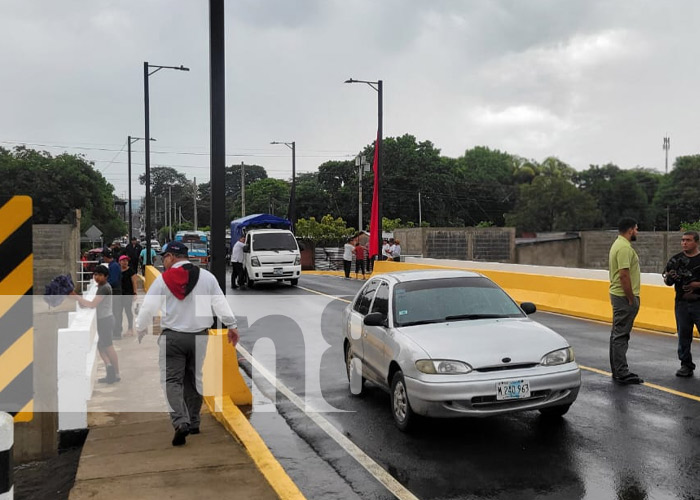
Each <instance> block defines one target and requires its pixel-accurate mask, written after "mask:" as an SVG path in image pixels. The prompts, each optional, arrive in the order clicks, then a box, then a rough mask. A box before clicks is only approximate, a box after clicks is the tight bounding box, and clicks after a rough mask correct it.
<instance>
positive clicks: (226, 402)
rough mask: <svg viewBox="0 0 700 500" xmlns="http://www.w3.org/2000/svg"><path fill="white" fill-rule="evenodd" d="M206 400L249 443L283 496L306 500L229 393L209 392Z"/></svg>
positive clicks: (283, 499)
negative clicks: (211, 393) (219, 395)
mask: <svg viewBox="0 0 700 500" xmlns="http://www.w3.org/2000/svg"><path fill="white" fill-rule="evenodd" d="M204 401H205V402H206V405H207V407H208V408H209V411H211V413H212V415H214V417H215V418H216V419H217V420H218V421H219V422H220V423H221V424H222V425H223V426H224V427H225V428H226V430H227V431H229V432H230V433H231V434H232V435H233V437H235V438H236V439H237V440H238V441H239V442H240V443H241V444H242V445H243V446H244V447H245V449H246V450H247V451H248V454H249V455H250V457H251V458H252V459H253V462H255V465H256V466H257V467H258V469H260V472H262V474H263V476H265V479H267V482H268V483H270V486H271V487H272V489H273V490H275V493H277V495H278V496H279V497H280V499H281V500H304V499H305V498H306V497H304V495H303V494H302V493H301V491H300V490H299V488H298V487H297V485H296V484H295V483H294V481H292V479H291V478H290V477H289V475H288V474H287V472H286V471H285V470H284V468H283V467H282V465H281V464H280V463H279V462H278V461H277V459H276V458H275V457H274V456H273V455H272V453H271V452H270V450H269V449H268V447H267V445H266V444H265V442H264V441H263V439H262V438H261V437H260V435H259V434H258V433H257V431H256V430H255V429H254V428H253V426H252V425H251V424H250V422H249V421H248V419H247V418H246V417H245V415H243V413H242V412H241V410H240V409H238V407H237V406H236V405H234V404H233V403H232V402H231V400H230V399H229V398H228V397H222V398H214V397H211V396H207V397H205V398H204Z"/></svg>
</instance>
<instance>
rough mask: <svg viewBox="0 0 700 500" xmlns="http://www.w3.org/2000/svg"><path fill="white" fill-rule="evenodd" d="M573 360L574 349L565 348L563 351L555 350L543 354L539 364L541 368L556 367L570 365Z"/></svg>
mask: <svg viewBox="0 0 700 500" xmlns="http://www.w3.org/2000/svg"><path fill="white" fill-rule="evenodd" d="M574 360H575V358H574V349H573V348H572V347H565V348H564V349H557V350H556V351H552V352H550V353H549V354H545V355H544V357H543V358H542V360H541V361H540V364H541V365H543V366H556V365H563V364H565V363H571V362H572V361H574Z"/></svg>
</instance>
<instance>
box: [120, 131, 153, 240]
mask: <svg viewBox="0 0 700 500" xmlns="http://www.w3.org/2000/svg"><path fill="white" fill-rule="evenodd" d="M151 140H152V141H155V139H153V138H151ZM138 141H143V137H132V136H127V143H128V144H129V148H128V151H129V154H128V163H129V242H131V238H133V237H134V227H133V224H134V223H133V220H134V218H133V216H132V215H131V145H132V144H135V143H137V142H138Z"/></svg>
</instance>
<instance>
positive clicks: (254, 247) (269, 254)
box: [243, 229, 301, 287]
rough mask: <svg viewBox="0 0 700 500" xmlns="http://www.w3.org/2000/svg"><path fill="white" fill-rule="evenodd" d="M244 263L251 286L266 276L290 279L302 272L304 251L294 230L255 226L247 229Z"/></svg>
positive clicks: (279, 280)
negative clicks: (300, 250) (302, 251)
mask: <svg viewBox="0 0 700 500" xmlns="http://www.w3.org/2000/svg"><path fill="white" fill-rule="evenodd" d="M243 252H244V253H243V255H244V257H243V266H244V267H245V270H246V275H247V280H246V284H247V285H248V286H249V287H253V286H255V283H256V282H258V281H263V280H275V281H278V282H282V281H289V282H290V283H291V285H292V286H296V285H297V283H298V282H299V276H301V253H300V252H299V245H298V244H297V240H296V238H295V237H294V234H293V233H292V232H291V231H289V230H287V229H252V230H250V231H248V232H247V233H246V240H245V247H244V248H243Z"/></svg>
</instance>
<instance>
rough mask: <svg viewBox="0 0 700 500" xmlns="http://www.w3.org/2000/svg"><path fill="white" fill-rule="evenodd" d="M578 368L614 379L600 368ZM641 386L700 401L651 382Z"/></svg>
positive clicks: (685, 393) (691, 395) (695, 397)
mask: <svg viewBox="0 0 700 500" xmlns="http://www.w3.org/2000/svg"><path fill="white" fill-rule="evenodd" d="M578 366H579V368H581V369H582V370H587V371H589V372H593V373H597V374H599V375H605V376H606V377H612V373H610V372H606V371H605V370H599V369H598V368H591V367H590V366H583V365H578ZM641 385H646V386H647V387H651V388H652V389H656V390H658V391H662V392H667V393H669V394H673V395H674V396H680V397H682V398H686V399H692V400H693V401H700V396H696V395H694V394H688V393H687V392H681V391H677V390H675V389H670V388H668V387H664V386H663V385H658V384H652V383H651V382H643V383H642V384H641Z"/></svg>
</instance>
